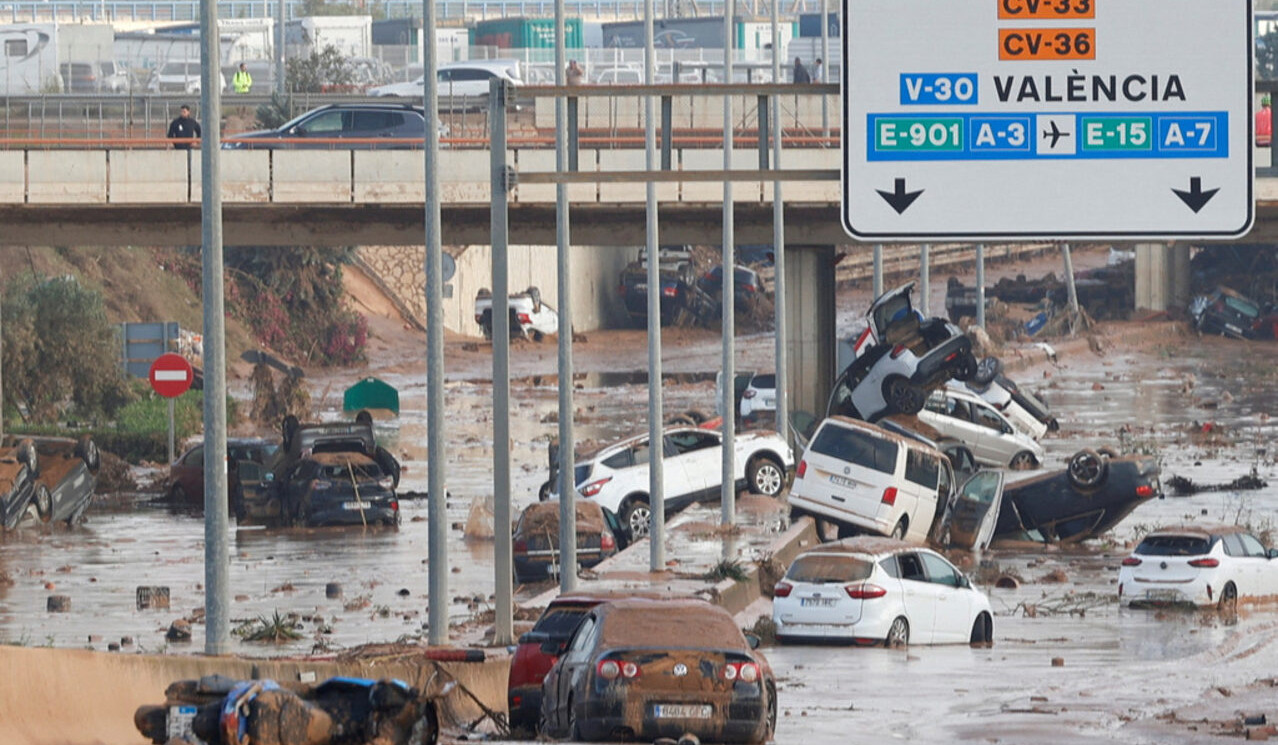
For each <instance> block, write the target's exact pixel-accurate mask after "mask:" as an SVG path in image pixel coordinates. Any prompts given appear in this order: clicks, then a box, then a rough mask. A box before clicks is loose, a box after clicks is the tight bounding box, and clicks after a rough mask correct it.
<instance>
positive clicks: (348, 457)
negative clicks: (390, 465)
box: [301, 450, 376, 466]
mask: <svg viewBox="0 0 1278 745" xmlns="http://www.w3.org/2000/svg"><path fill="white" fill-rule="evenodd" d="M301 460H302V461H303V462H304V461H308V460H310V461H314V462H316V463H318V464H320V465H321V466H344V465H346V464H347V463H349V464H351V465H354V466H366V465H369V464H370V463H371V464H374V465H375V464H376V461H374V460H373V459H372V458H370V457H368V456H367V455H364V454H363V453H361V452H358V451H354V450H341V451H338V452H333V453H312V454H311V455H309V456H308V457H306V458H302V459H301Z"/></svg>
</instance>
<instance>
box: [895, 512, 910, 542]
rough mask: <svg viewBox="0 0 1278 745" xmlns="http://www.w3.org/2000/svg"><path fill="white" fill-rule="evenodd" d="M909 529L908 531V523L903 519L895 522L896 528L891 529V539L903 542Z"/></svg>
mask: <svg viewBox="0 0 1278 745" xmlns="http://www.w3.org/2000/svg"><path fill="white" fill-rule="evenodd" d="M909 529H910V522H909V520H907V519H906V518H904V517H903V518H901V519H900V520H899V521H897V523H896V527H894V528H892V535H891V537H892V538H895V539H897V540H898V541H903V540H905V534H906V532H907V531H908V530H909Z"/></svg>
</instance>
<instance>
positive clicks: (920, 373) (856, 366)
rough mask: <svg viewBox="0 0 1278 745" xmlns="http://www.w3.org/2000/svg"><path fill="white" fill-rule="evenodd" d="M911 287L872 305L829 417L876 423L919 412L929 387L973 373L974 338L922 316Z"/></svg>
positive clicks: (828, 410) (838, 384) (839, 381)
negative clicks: (841, 416) (916, 307)
mask: <svg viewBox="0 0 1278 745" xmlns="http://www.w3.org/2000/svg"><path fill="white" fill-rule="evenodd" d="M913 289H914V283H913V282H909V283H907V284H905V285H903V286H901V287H898V288H897V289H895V290H892V291H890V292H886V293H884V294H883V295H881V296H880V297H879V298H878V299H877V300H875V301H874V304H873V305H871V306H870V310H869V312H868V313H867V314H866V328H865V330H864V331H863V332H862V333H861V335H860V337H858V339H857V341H856V343H855V345H854V351H855V353H856V355H857V356H856V359H855V360H854V361H853V362H852V364H850V365H848V367H847V369H846V370H844V371H843V373H842V374H841V375H839V377H838V379H837V380H836V381H835V383H834V388H833V390H832V392H831V394H830V400H829V403H828V404H827V406H826V416H835V415H843V416H850V417H853V418H855V419H864V420H865V421H867V422H873V421H876V420H877V419H879V418H881V417H883V416H886V415H888V414H894V413H900V414H917V413H918V412H919V411H920V410H922V408H923V405H924V402H925V401H926V400H927V395H928V392H929V391H931V390H933V389H934V388H937V387H939V386H941V385H944V384H945V382H946V381H948V380H951V379H954V380H959V381H964V380H968V379H969V378H971V377H972V375H973V374H975V372H976V364H977V363H976V358H975V357H974V356H973V354H972V342H971V340H970V339H968V338H967V337H966V336H965V335H964V334H963V332H962V331H960V330H959V329H958V327H957V326H954V325H953V324H951V323H949V322H947V321H945V320H944V319H941V318H928V319H924V318H923V317H922V315H921V314H920V313H919V312H918V311H916V310H915V309H914V306H913V304H912V303H911V302H910V293H911V291H913Z"/></svg>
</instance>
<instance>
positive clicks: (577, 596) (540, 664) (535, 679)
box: [506, 592, 666, 734]
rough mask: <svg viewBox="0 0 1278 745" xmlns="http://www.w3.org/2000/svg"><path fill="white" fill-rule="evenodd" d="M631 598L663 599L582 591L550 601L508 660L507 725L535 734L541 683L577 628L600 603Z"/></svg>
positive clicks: (652, 595)
mask: <svg viewBox="0 0 1278 745" xmlns="http://www.w3.org/2000/svg"><path fill="white" fill-rule="evenodd" d="M632 597H666V596H663V595H658V594H654V593H633V592H631V593H626V592H617V593H612V592H585V593H571V594H568V595H560V596H559V597H557V598H555V599H554V600H552V601H550V605H549V606H547V607H546V610H545V612H543V613H542V614H541V618H538V619H537V623H536V624H535V625H534V626H533V630H532V631H529V632H528V633H526V634H524V635H523V636H521V637H519V646H518V647H517V648H516V649H515V657H514V659H512V660H511V661H510V679H509V682H508V683H507V687H506V702H507V704H508V705H509V712H510V726H511V728H515V729H519V728H522V729H525V730H528V731H529V732H531V733H534V734H535V733H536V731H537V718H538V716H539V715H540V712H541V682H542V680H543V679H544V678H545V677H546V673H547V672H549V671H550V668H551V667H553V666H554V664H555V661H556V660H558V659H559V655H560V653H562V652H563V650H564V647H566V646H567V645H568V640H569V639H571V638H572V635H573V634H574V633H575V632H576V631H577V625H578V624H580V623H581V619H583V618H585V617H586V614H587V613H589V612H590V609H591V608H594V607H595V606H596V605H599V604H600V603H606V602H609V601H612V600H619V599H622V598H632Z"/></svg>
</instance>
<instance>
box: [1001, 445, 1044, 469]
mask: <svg viewBox="0 0 1278 745" xmlns="http://www.w3.org/2000/svg"><path fill="white" fill-rule="evenodd" d="M1007 467H1008V468H1010V469H1012V470H1013V471H1029V470H1033V469H1035V468H1038V459H1037V458H1035V457H1034V454H1033V453H1031V452H1030V451H1028V450H1022V451H1021V452H1019V453H1017V454H1016V455H1013V456H1012V461H1011V462H1010V463H1008V464H1007Z"/></svg>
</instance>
